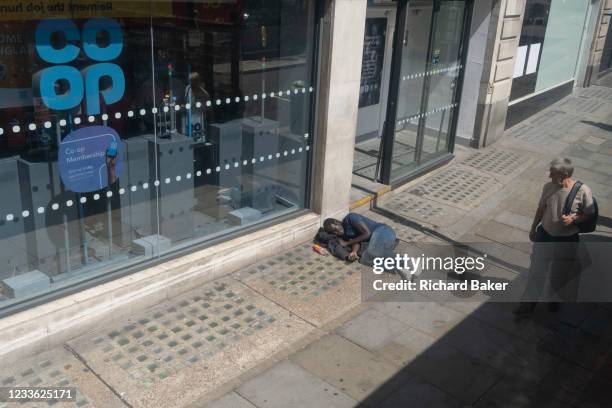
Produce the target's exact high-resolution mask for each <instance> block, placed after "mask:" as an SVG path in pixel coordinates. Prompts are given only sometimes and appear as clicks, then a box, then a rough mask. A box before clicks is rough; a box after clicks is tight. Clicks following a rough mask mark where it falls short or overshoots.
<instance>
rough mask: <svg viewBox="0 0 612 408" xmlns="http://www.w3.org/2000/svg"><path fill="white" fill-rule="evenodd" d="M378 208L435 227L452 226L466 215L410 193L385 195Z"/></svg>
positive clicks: (378, 203)
mask: <svg viewBox="0 0 612 408" xmlns="http://www.w3.org/2000/svg"><path fill="white" fill-rule="evenodd" d="M377 207H379V208H380V209H382V210H385V211H388V212H390V213H392V214H396V215H399V216H402V217H405V218H407V219H409V220H413V221H418V222H421V223H424V224H426V225H429V226H434V227H438V226H448V225H452V224H454V223H455V222H457V221H458V220H459V219H460V218H461V217H463V215H464V214H465V212H464V211H463V210H461V209H457V208H454V207H452V206H450V205H446V204H442V203H438V202H434V201H431V200H427V199H424V198H421V197H419V196H417V195H414V194H411V193H410V192H408V191H401V192H398V193H392V194H385V195H384V196H383V197H381V198H380V199H379V200H378V202H377Z"/></svg>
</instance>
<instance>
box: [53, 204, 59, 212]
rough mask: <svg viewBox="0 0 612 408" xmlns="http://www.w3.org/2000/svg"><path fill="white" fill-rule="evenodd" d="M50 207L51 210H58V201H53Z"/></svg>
mask: <svg viewBox="0 0 612 408" xmlns="http://www.w3.org/2000/svg"><path fill="white" fill-rule="evenodd" d="M51 209H52V210H53V211H57V210H59V204H58V203H53V204H52V205H51Z"/></svg>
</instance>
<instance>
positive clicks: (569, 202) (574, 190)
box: [563, 181, 582, 215]
mask: <svg viewBox="0 0 612 408" xmlns="http://www.w3.org/2000/svg"><path fill="white" fill-rule="evenodd" d="M580 187H582V182H581V181H576V182H575V183H574V186H573V187H572V189H571V190H570V192H569V194H568V196H567V198H566V199H565V205H564V206H563V215H569V214H570V213H571V212H572V204H574V200H575V199H576V195H577V194H578V190H580Z"/></svg>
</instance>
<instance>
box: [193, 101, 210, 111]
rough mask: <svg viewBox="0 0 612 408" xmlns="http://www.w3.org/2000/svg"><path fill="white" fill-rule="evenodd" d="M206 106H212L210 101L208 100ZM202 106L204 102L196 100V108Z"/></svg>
mask: <svg viewBox="0 0 612 408" xmlns="http://www.w3.org/2000/svg"><path fill="white" fill-rule="evenodd" d="M206 106H210V101H208V102H206ZM201 107H202V102H196V108H198V109H200V108H201Z"/></svg>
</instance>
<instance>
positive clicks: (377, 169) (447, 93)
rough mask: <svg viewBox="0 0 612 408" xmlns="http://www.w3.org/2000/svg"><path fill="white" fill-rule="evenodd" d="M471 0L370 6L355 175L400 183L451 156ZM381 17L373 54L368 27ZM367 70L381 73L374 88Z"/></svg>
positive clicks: (415, 0) (405, 0)
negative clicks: (382, 39) (381, 49)
mask: <svg viewBox="0 0 612 408" xmlns="http://www.w3.org/2000/svg"><path fill="white" fill-rule="evenodd" d="M472 3H473V2H472V1H471V0H411V1H408V0H398V2H397V6H396V8H394V13H390V12H387V13H386V14H385V12H384V11H385V10H384V9H381V8H376V7H372V8H371V9H368V14H367V17H366V35H365V41H364V62H363V67H362V80H361V89H360V101H359V115H358V126H357V134H356V140H355V160H354V165H353V172H354V174H356V175H359V176H362V177H365V178H368V179H370V180H373V181H377V182H381V183H383V184H391V183H398V182H401V181H402V180H405V179H407V178H409V177H412V176H414V175H415V174H420V173H421V172H423V171H426V169H428V168H430V167H432V166H433V165H435V164H436V163H438V162H440V161H441V160H443V159H448V158H450V157H452V150H453V145H454V132H455V128H456V119H457V113H458V108H459V103H458V102H459V101H458V99H459V95H460V93H461V80H462V75H463V66H464V62H463V61H464V58H465V54H466V51H467V47H466V46H465V44H466V43H467V29H468V28H469V19H470V10H471V7H472ZM387 10H388V9H387ZM383 16H386V20H385V19H384V17H383ZM391 16H393V18H395V22H394V23H393V24H392V23H390V21H389V20H390V18H391ZM377 19H379V20H377ZM385 22H386V31H385V32H386V35H385V36H386V38H385V40H386V46H385V53H384V54H385V55H384V57H380V56H379V57H378V59H373V58H372V39H371V37H372V33H373V32H376V33H380V32H382V31H381V30H380V29H372V28H371V26H372V25H376V24H378V26H379V27H380V26H381V25H384V24H385ZM368 27H370V29H368ZM390 29H392V31H389V30H390ZM379 35H380V34H379ZM389 43H390V44H389ZM374 44H376V45H377V46H379V47H381V44H380V43H379V42H374ZM366 57H368V58H366ZM372 61H376V63H378V64H382V65H381V67H382V68H381V69H380V71H375V70H374V71H373V70H372V69H371V64H373V62H372ZM386 70H388V73H386V72H385V71H386ZM372 72H380V81H381V89H380V94H378V93H377V90H376V88H375V86H374V87H372V86H370V85H371V82H372V78H373V76H372ZM385 79H386V81H385ZM377 80H378V78H376V80H375V81H373V82H374V84H376V81H377ZM383 99H384V100H383ZM374 102H375V103H374Z"/></svg>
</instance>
